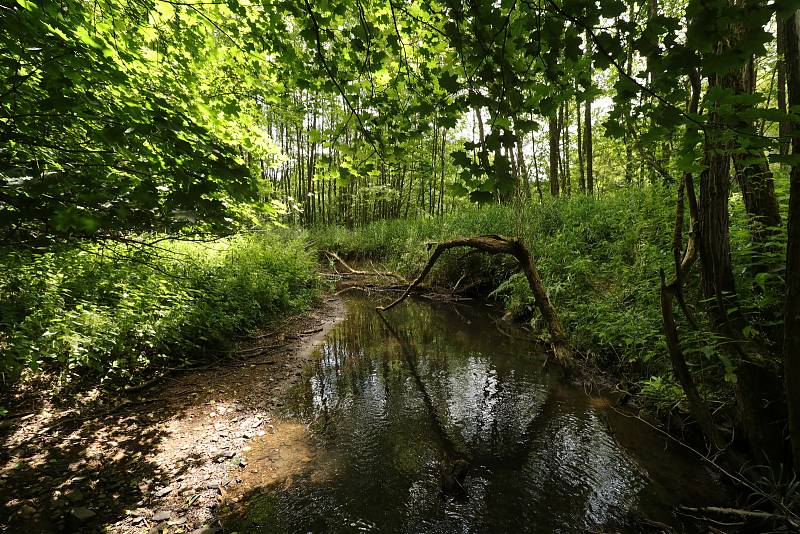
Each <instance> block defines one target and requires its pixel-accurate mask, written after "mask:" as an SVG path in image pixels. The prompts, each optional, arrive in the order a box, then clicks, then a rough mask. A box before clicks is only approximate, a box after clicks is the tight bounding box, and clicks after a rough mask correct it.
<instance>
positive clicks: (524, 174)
mask: <svg viewBox="0 0 800 534" xmlns="http://www.w3.org/2000/svg"><path fill="white" fill-rule="evenodd" d="M523 140H524V133H522V132H519V133H518V134H517V167H518V168H519V175H520V180H522V192H523V194H524V195H525V199H526V200H530V198H531V182H530V179H529V177H528V166H527V165H526V164H525V155H524V154H523V153H522V143H523Z"/></svg>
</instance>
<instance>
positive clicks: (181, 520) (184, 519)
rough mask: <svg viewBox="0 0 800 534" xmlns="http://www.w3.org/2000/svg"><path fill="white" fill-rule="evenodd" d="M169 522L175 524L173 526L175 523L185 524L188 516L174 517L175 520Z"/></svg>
mask: <svg viewBox="0 0 800 534" xmlns="http://www.w3.org/2000/svg"><path fill="white" fill-rule="evenodd" d="M168 524H169V525H173V526H174V525H185V524H186V518H185V517H179V518H178V519H174V520H172V521H170V522H169V523H168Z"/></svg>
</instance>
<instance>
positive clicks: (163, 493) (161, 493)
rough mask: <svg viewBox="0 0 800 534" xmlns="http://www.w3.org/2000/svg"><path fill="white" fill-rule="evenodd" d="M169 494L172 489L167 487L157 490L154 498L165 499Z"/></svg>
mask: <svg viewBox="0 0 800 534" xmlns="http://www.w3.org/2000/svg"><path fill="white" fill-rule="evenodd" d="M170 493H172V488H170V487H169V486H167V487H166V488H161V489H160V490H158V491H157V492H155V496H156V497H166V496H167V495H169V494H170Z"/></svg>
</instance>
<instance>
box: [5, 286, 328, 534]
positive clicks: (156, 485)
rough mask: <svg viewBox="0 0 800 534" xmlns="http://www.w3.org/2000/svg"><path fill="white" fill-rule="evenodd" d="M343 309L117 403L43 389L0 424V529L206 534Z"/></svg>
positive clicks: (323, 311)
mask: <svg viewBox="0 0 800 534" xmlns="http://www.w3.org/2000/svg"><path fill="white" fill-rule="evenodd" d="M343 313H344V309H343V305H342V302H341V301H340V300H339V299H338V298H335V297H328V298H327V299H325V300H324V301H322V302H321V303H320V306H319V307H318V308H317V309H316V310H315V311H313V312H311V313H308V314H306V315H303V316H299V317H294V318H291V320H287V321H285V322H284V323H283V324H282V325H280V326H279V327H278V328H276V329H275V330H274V331H270V332H264V333H262V334H261V335H260V336H257V337H255V338H251V339H248V340H243V341H242V342H240V343H239V345H238V346H237V348H236V351H235V353H234V354H235V355H236V356H238V358H231V359H228V360H223V361H220V362H219V363H217V364H212V365H210V366H209V367H208V368H205V369H201V370H195V371H185V372H183V373H181V374H177V375H174V376H172V377H169V378H166V379H164V380H163V381H161V382H158V383H156V384H153V385H152V386H150V387H148V388H147V389H143V390H141V391H136V392H135V393H129V394H127V395H125V396H121V397H118V398H114V399H110V398H102V395H101V394H100V393H99V392H94V393H93V394H92V395H87V396H86V397H85V398H83V399H82V400H81V401H79V402H78V403H76V405H75V406H73V407H71V408H70V409H63V407H61V406H56V405H55V404H54V403H53V402H52V401H51V400H48V399H46V398H45V393H44V392H42V395H41V396H39V397H38V398H37V399H35V402H34V403H33V404H31V405H30V407H29V409H33V413H31V414H30V415H27V416H25V417H21V418H18V419H14V420H11V421H9V422H8V424H6V425H4V426H3V427H2V428H0V445H2V450H3V452H2V453H0V503H1V504H2V508H0V531H3V532H15V531H19V530H20V529H24V530H25V531H26V532H98V531H100V530H103V531H106V532H113V533H127V532H137V533H138V532H165V531H166V532H171V533H178V532H198V533H199V532H210V531H212V530H213V529H214V528H215V523H214V522H215V512H216V509H217V507H218V505H219V503H220V502H222V501H223V500H224V499H225V496H226V495H227V494H228V493H230V492H231V490H232V489H233V488H235V487H236V486H237V484H239V483H241V480H242V479H241V476H240V475H241V473H242V472H243V471H245V470H247V469H248V463H247V456H246V454H243V449H244V448H245V447H247V444H248V443H249V442H250V441H251V440H253V439H254V438H257V437H259V436H266V435H269V434H270V433H272V432H274V425H273V422H274V417H275V413H276V412H277V411H278V410H280V408H281V407H282V406H283V403H284V397H285V394H286V391H287V390H288V389H289V388H290V387H291V386H292V385H293V384H294V383H295V382H296V381H297V380H299V376H300V372H299V371H300V369H301V368H302V366H303V364H304V363H305V361H306V360H307V359H308V357H309V356H310V355H311V354H312V353H313V350H314V348H315V346H316V345H317V344H318V343H319V342H320V341H321V340H322V339H323V338H324V337H325V335H326V334H327V333H328V332H329V331H330V330H331V328H333V326H335V325H336V324H337V323H338V322H339V321H340V320H342V319H343ZM265 384H269V385H270V386H271V387H265ZM31 400H32V399H28V401H29V402H31ZM101 401H102V402H101ZM87 406H88V407H87ZM203 529H205V530H203Z"/></svg>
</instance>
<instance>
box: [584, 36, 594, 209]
mask: <svg viewBox="0 0 800 534" xmlns="http://www.w3.org/2000/svg"><path fill="white" fill-rule="evenodd" d="M586 55H587V56H589V57H591V55H592V39H591V36H590V35H589V30H586ZM583 127H584V131H585V134H586V138H585V140H584V142H583V146H584V150H585V151H586V190H587V191H588V192H589V194H590V195H593V194H594V165H593V159H594V156H593V154H592V98H591V97H590V96H588V95H587V97H586V103H585V104H584V117H583Z"/></svg>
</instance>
